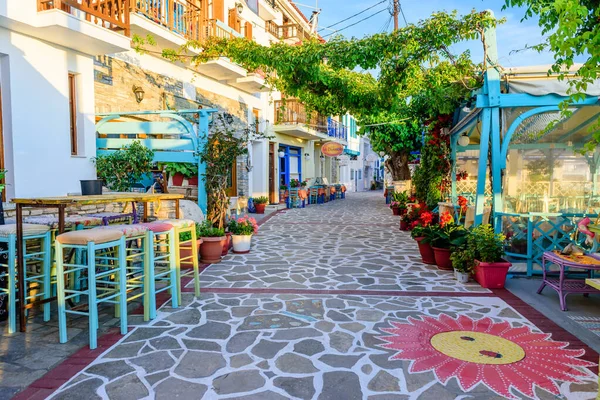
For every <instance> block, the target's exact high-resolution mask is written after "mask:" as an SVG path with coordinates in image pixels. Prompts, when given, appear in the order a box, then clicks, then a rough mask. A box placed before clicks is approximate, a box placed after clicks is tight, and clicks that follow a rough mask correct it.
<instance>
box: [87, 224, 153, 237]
mask: <svg viewBox="0 0 600 400" xmlns="http://www.w3.org/2000/svg"><path fill="white" fill-rule="evenodd" d="M95 229H115V230H117V231H121V233H122V234H123V235H124V236H125V237H127V238H130V237H134V236H142V235H144V234H145V233H146V232H148V231H149V229H148V227H146V226H144V225H141V224H135V225H125V224H124V225H108V226H100V227H98V228H95Z"/></svg>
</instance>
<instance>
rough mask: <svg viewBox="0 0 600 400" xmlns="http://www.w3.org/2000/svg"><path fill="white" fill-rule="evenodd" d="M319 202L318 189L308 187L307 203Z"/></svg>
mask: <svg viewBox="0 0 600 400" xmlns="http://www.w3.org/2000/svg"><path fill="white" fill-rule="evenodd" d="M318 202H319V189H318V188H312V187H311V188H310V189H309V192H308V204H317V203H318Z"/></svg>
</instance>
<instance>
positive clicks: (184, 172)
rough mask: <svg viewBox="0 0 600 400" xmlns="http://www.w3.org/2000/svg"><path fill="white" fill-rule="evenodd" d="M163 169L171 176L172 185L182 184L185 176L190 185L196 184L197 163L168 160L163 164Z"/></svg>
mask: <svg viewBox="0 0 600 400" xmlns="http://www.w3.org/2000/svg"><path fill="white" fill-rule="evenodd" d="M162 167H163V170H164V171H165V172H166V173H167V174H168V175H169V176H170V177H171V180H172V182H173V186H182V185H183V179H184V178H187V179H188V183H189V184H190V185H192V184H194V182H195V184H196V185H197V184H198V165H196V164H193V163H177V162H168V163H165V164H163V166H162Z"/></svg>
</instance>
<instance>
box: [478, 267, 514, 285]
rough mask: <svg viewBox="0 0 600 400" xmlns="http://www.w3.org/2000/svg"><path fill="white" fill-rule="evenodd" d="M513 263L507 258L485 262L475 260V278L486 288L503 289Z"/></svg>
mask: <svg viewBox="0 0 600 400" xmlns="http://www.w3.org/2000/svg"><path fill="white" fill-rule="evenodd" d="M511 265H512V264H511V263H509V262H508V261H506V260H502V261H500V262H495V263H484V262H480V261H477V260H475V280H476V281H477V282H478V283H479V284H480V285H481V287H483V288H486V289H502V288H503V287H504V281H506V274H507V273H508V269H509V268H510V266H511Z"/></svg>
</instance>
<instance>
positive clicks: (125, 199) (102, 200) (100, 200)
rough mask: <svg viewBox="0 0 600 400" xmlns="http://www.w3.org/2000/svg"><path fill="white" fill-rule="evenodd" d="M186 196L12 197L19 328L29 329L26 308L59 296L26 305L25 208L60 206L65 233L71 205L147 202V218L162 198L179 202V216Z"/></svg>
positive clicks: (145, 212) (145, 206) (168, 194)
mask: <svg viewBox="0 0 600 400" xmlns="http://www.w3.org/2000/svg"><path fill="white" fill-rule="evenodd" d="M183 197H184V196H183V195H182V194H175V193H107V194H103V195H98V196H59V197H40V198H29V199H27V198H17V199H12V202H13V203H15V204H16V211H17V215H16V219H17V278H18V285H19V296H18V301H19V329H20V330H21V332H25V331H26V324H27V321H26V318H25V310H26V309H29V308H33V307H34V306H36V305H38V304H42V303H46V302H49V301H54V300H56V297H52V298H49V299H45V300H39V301H36V302H33V303H31V304H25V282H24V276H23V275H24V271H23V269H22V268H21V266H22V265H24V263H25V262H24V259H23V208H57V209H58V234H61V233H63V232H64V231H65V209H66V208H67V206H85V205H91V204H109V203H129V202H132V203H144V217H143V219H144V221H146V220H147V219H148V203H153V202H160V201H162V200H174V201H175V218H179V200H181V199H183ZM134 207H135V204H134Z"/></svg>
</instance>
